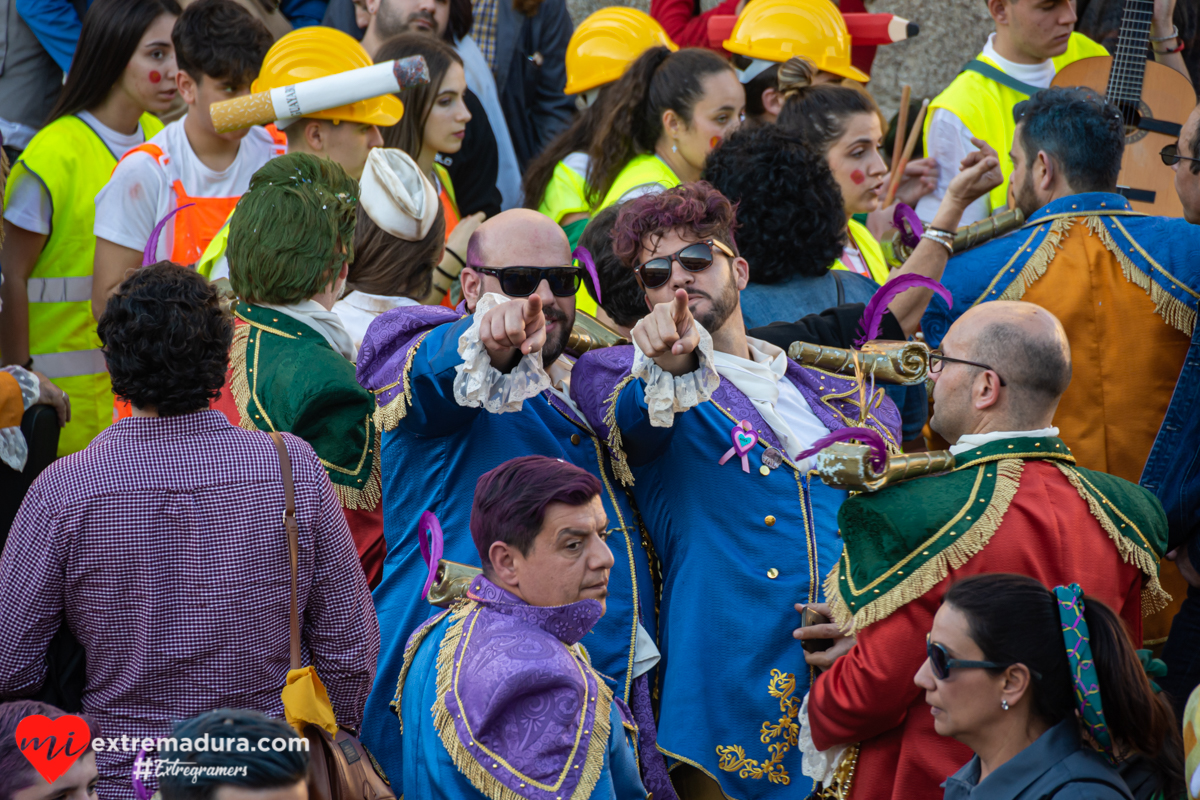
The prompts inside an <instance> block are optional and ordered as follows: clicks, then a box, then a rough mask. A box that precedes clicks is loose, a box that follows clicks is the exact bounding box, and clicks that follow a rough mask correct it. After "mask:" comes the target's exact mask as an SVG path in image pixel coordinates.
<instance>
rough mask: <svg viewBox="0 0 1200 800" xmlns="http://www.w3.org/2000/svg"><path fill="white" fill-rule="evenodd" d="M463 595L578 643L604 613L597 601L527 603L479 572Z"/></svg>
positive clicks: (568, 641)
mask: <svg viewBox="0 0 1200 800" xmlns="http://www.w3.org/2000/svg"><path fill="white" fill-rule="evenodd" d="M467 596H468V597H470V598H471V599H472V600H475V601H477V602H479V603H480V604H482V605H484V606H487V607H488V608H489V609H491V610H492V611H496V612H498V613H500V614H505V615H507V616H510V617H513V618H514V619H517V620H520V621H521V622H524V623H526V624H528V625H533V626H535V627H538V628H541V629H542V630H544V631H545V632H546V633H548V634H550V635H551V636H553V637H554V638H556V639H558V640H559V641H562V642H565V643H567V644H578V643H579V641H580V640H581V639H583V637H584V635H585V634H587V633H588V632H589V631H590V630H591V629H592V628H593V627H594V626H595V625H596V623H597V622H599V621H600V618H601V617H602V616H604V607H603V606H601V605H600V601H598V600H580V601H578V602H575V603H568V604H567V605H565V606H531V605H530V604H529V603H526V602H525V601H524V600H522V599H521V598H519V597H517V596H516V595H515V594H512V593H511V592H509V591H507V590H505V589H501V588H500V587H499V586H497V585H496V584H494V583H492V582H491V581H489V580H488V579H487V578H485V577H484V576H483V575H478V576H476V578H475V580H474V581H472V583H471V588H469V589H468V590H467Z"/></svg>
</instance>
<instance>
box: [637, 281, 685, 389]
mask: <svg viewBox="0 0 1200 800" xmlns="http://www.w3.org/2000/svg"><path fill="white" fill-rule="evenodd" d="M630 335H631V336H632V337H633V343H634V344H636V345H637V346H638V349H639V350H641V351H642V353H644V354H645V355H646V356H647V357H648V358H650V359H652V360H653V361H654V363H655V364H657V365H658V366H659V367H660V368H661V369H662V370H663V371H664V372H669V373H670V374H672V375H675V376H679V375H686V374H687V373H689V372H692V371H694V370H695V369H696V368H697V367H699V366H700V360H699V357H698V356H697V354H696V348H697V347H698V346H699V344H700V330H699V328H697V327H696V320H695V319H694V318H693V317H692V311H691V309H689V308H688V302H687V292H686V291H684V290H683V289H676V290H675V297H674V299H672V300H671V301H669V302H666V303H659V304H658V305H656V306H655V307H654V308H653V309H652V310H651V311H650V313H649V314H647V315H646V316H644V317H642V318H641V319H640V320H638V322H637V324H636V325H634V326H633V330H632V331H630Z"/></svg>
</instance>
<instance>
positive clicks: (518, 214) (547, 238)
mask: <svg viewBox="0 0 1200 800" xmlns="http://www.w3.org/2000/svg"><path fill="white" fill-rule="evenodd" d="M570 263H571V245H570V243H569V242H568V241H567V234H566V233H565V232H564V231H563V229H562V228H560V227H559V226H558V224H557V223H556V222H555V221H554V220H552V219H550V218H549V217H547V216H546V215H545V214H542V213H540V212H538V211H533V210H531V209H528V208H513V209H510V210H508V211H504V212H502V213H500V214H497V215H496V216H494V217H492V218H491V219H489V220H487V221H485V222H484V223H483V224H482V225H480V226H479V227H478V228H477V229H476V230H475V233H473V234H472V235H471V240H470V241H469V242H468V243H467V265H468V266H472V267H475V266H480V267H511V266H522V267H561V266H564V265H566V264H570Z"/></svg>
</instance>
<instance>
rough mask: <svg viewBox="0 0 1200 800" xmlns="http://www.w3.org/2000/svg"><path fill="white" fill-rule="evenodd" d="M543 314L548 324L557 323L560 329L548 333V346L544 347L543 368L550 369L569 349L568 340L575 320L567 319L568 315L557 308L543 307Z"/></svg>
mask: <svg viewBox="0 0 1200 800" xmlns="http://www.w3.org/2000/svg"><path fill="white" fill-rule="evenodd" d="M542 314H543V315H545V317H546V322H557V323H558V327H557V328H556V329H555V330H553V331H547V332H546V344H545V345H543V346H542V366H543V367H549V366H550V365H551V364H553V363H554V362H555V361H557V360H558V357H559V356H561V355H562V354H563V351H564V350H566V349H567V339H569V338H571V328H573V327H574V325H575V320H574V319H567V315H566V314H564V313H563V312H562V311H560V310H558V309H557V308H552V307H548V306H547V307H543V308H542Z"/></svg>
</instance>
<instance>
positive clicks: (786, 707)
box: [717, 669, 800, 786]
mask: <svg viewBox="0 0 1200 800" xmlns="http://www.w3.org/2000/svg"><path fill="white" fill-rule="evenodd" d="M767 691H768V692H770V694H771V696H772V697H775V698H778V700H779V712H780V717H779V720H778V721H777V722H775V723H772V722H771V721H770V720H767V721H766V722H764V723H763V724H762V732H761V733H760V734H759V737H758V740H759V741H760V742H762V743H763V744H765V745H767V752H768V753H769V754H770V757H769V758H767V759H764V760H763V761H761V762H760V761H756V760H754V759H752V758H746V750H745V748H743V747H742V746H741V745H737V744H731V745H717V755H718V756H719V757H720V761H719V762H718V764H717V766H718V767H720V768H721V769H722V770H724V771H725V772H736V773H737V774H738V777H741V778H752V779H754V780H762V779H763V778H766V779H767V780H768V781H770V782H771V783H778V784H780V785H782V786H787V785H788V784H790V783H791V782H792V778H791V776H790V775H788V771H787V769H786V768H784V766H783V757H784V756H785V755H787V752H788V751H789V750H791V749H792V748H793V747H795V746H796V741H797V739H798V738H799V736H800V723H799V721H798V720H797V717H799V715H800V701H799V700H797V699H796V698H795V697H794V696H793V695H794V694H795V691H796V676H795V675H793V674H792V673H790V672H780V671H779V670H777V669H773V670H771V680H770V682H768V684H767Z"/></svg>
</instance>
